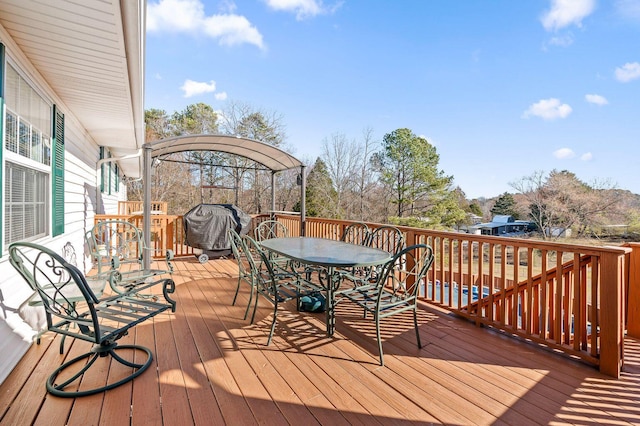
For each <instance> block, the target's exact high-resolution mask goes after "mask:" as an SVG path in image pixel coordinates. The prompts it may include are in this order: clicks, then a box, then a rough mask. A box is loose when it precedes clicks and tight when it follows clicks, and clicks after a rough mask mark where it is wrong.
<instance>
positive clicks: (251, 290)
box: [243, 285, 258, 322]
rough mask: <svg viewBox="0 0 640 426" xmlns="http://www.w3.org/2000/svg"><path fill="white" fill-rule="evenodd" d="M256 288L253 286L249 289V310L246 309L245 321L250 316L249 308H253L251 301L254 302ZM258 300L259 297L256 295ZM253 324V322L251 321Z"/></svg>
mask: <svg viewBox="0 0 640 426" xmlns="http://www.w3.org/2000/svg"><path fill="white" fill-rule="evenodd" d="M255 291H256V290H255V288H254V287H253V285H252V286H251V288H250V289H249V302H248V303H247V309H245V311H244V318H243V319H245V320H246V319H247V315H249V308H250V307H251V301H252V300H253V293H254V292H255ZM257 298H258V295H257V294H256V299H257ZM251 321H252V322H253V320H251Z"/></svg>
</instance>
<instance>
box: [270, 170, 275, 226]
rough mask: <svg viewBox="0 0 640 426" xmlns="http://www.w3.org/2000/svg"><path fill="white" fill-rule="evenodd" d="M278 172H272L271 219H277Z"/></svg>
mask: <svg viewBox="0 0 640 426" xmlns="http://www.w3.org/2000/svg"><path fill="white" fill-rule="evenodd" d="M275 212H276V172H275V171H273V170H271V215H270V216H271V219H272V220H273V219H275V217H276V213H275Z"/></svg>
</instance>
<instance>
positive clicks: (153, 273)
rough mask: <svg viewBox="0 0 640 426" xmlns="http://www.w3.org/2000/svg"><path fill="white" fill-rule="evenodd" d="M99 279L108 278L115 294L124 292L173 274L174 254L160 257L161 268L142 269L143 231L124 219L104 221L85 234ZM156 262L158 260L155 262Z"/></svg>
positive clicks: (164, 254) (167, 253) (170, 252)
mask: <svg viewBox="0 0 640 426" xmlns="http://www.w3.org/2000/svg"><path fill="white" fill-rule="evenodd" d="M85 241H86V243H87V248H88V251H89V254H90V255H91V257H92V258H93V259H94V261H95V264H96V267H97V269H98V274H97V275H98V276H104V277H106V278H107V280H108V282H109V285H110V286H111V288H112V289H113V290H114V291H115V292H117V293H125V292H128V291H130V290H131V289H132V288H133V287H136V286H138V285H139V284H140V283H144V282H145V281H148V280H153V279H154V278H155V277H157V276H160V275H164V274H168V275H169V276H170V275H171V273H172V272H173V265H172V260H173V252H172V251H171V250H167V252H166V253H163V254H162V260H161V261H162V262H163V263H164V265H163V267H162V268H150V269H145V268H144V262H143V257H142V256H143V252H144V238H143V237H142V230H141V229H139V228H138V227H136V226H135V225H134V224H133V223H131V222H127V221H125V220H104V221H100V222H98V223H96V224H95V225H94V227H93V228H92V229H91V230H89V231H88V232H87V233H86V234H85ZM156 262H157V261H156Z"/></svg>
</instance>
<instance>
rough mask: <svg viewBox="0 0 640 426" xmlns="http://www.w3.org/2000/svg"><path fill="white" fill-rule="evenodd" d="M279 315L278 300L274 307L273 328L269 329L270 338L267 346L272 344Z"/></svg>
mask: <svg viewBox="0 0 640 426" xmlns="http://www.w3.org/2000/svg"><path fill="white" fill-rule="evenodd" d="M277 317H278V302H276V303H275V305H274V308H273V321H271V330H270V331H269V338H268V339H267V346H269V345H270V344H271V338H272V337H273V332H274V331H275V329H276V320H277Z"/></svg>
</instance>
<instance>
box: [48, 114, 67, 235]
mask: <svg viewBox="0 0 640 426" xmlns="http://www.w3.org/2000/svg"><path fill="white" fill-rule="evenodd" d="M51 164H52V176H53V178H52V185H51V186H52V188H53V209H52V210H53V220H52V222H53V236H54V237H55V236H56V235H60V234H64V114H62V113H60V111H58V109H57V108H56V106H55V105H54V106H53V159H52V161H51Z"/></svg>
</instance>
